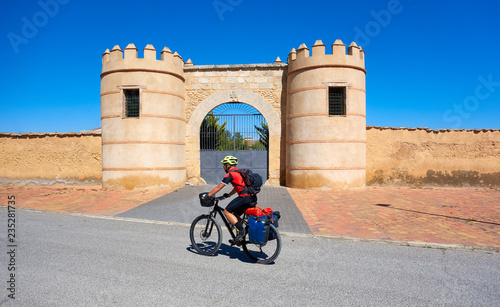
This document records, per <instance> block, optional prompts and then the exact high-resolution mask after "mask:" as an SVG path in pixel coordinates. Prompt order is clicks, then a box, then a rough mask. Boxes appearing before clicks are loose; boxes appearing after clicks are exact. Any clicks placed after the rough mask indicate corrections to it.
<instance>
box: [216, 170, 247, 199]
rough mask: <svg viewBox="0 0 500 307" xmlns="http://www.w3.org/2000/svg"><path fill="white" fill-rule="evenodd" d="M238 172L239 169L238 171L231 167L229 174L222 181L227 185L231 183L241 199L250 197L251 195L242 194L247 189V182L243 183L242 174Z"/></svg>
mask: <svg viewBox="0 0 500 307" xmlns="http://www.w3.org/2000/svg"><path fill="white" fill-rule="evenodd" d="M238 170H239V169H237V168H236V167H231V169H230V170H229V172H228V173H227V174H226V176H224V178H223V179H222V183H223V184H225V185H228V184H229V183H231V184H232V185H233V187H234V189H235V190H236V193H238V195H239V196H241V197H245V196H250V194H248V193H245V194H241V192H242V191H243V189H244V188H245V182H244V181H243V177H241V174H240V173H238V172H237V171H238Z"/></svg>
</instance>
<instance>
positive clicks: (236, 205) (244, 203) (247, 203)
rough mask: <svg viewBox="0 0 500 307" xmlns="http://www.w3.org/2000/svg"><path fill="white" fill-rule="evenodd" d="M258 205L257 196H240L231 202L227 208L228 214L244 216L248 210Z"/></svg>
mask: <svg viewBox="0 0 500 307" xmlns="http://www.w3.org/2000/svg"><path fill="white" fill-rule="evenodd" d="M256 204H257V197H256V196H244V197H241V196H238V197H236V198H235V199H233V200H232V201H230V202H229V204H228V205H227V207H226V210H227V212H229V213H232V214H234V215H242V214H243V213H244V212H245V210H246V209H247V208H252V207H255V205H256Z"/></svg>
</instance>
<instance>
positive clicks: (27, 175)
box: [0, 132, 102, 185]
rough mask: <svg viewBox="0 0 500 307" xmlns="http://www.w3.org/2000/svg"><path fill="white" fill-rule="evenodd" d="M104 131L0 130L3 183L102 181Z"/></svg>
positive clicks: (0, 161) (44, 183)
mask: <svg viewBox="0 0 500 307" xmlns="http://www.w3.org/2000/svg"><path fill="white" fill-rule="evenodd" d="M101 174H102V161H101V133H100V132H89V133H74V132H72V133H24V134H16V133H1V134H0V185H30V184H33V185H52V184H66V185H71V184H100V183H101Z"/></svg>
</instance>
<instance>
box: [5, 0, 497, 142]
mask: <svg viewBox="0 0 500 307" xmlns="http://www.w3.org/2000/svg"><path fill="white" fill-rule="evenodd" d="M498 12H500V2H499V1H493V0H490V1H482V0H476V1H430V0H399V1H398V0H373V1H359V0H353V1H331V0H330V1H326V0H325V1H319V0H310V1H269V0H267V1H263V0H202V1H191V0H185V1H167V0H165V1H151V0H142V1H140V2H136V1H130V2H129V1H123V0H121V1H114V0H113V1H105V0H100V1H94V0H85V1H83V0H41V1H36V0H32V1H27V0H17V1H14V0H4V1H2V2H1V4H0V29H1V33H0V36H1V39H0V55H1V59H2V66H1V67H2V69H1V71H0V86H1V89H2V99H1V104H2V113H1V114H2V120H1V121H0V132H17V133H21V132H30V131H35V132H55V131H57V132H69V131H76V132H78V131H81V130H88V129H92V128H96V127H100V125H101V123H100V97H99V92H100V77H99V74H100V72H101V55H102V53H103V52H104V51H105V50H106V49H107V48H109V49H112V48H113V46H114V45H120V47H121V48H122V49H123V48H125V47H126V46H127V44H129V43H134V44H135V46H136V47H137V48H138V49H139V56H142V55H141V52H142V49H143V48H144V47H145V46H146V45H147V44H153V46H154V47H155V48H156V49H157V50H161V49H162V48H163V47H165V46H167V47H169V48H170V49H171V50H172V51H177V52H178V53H179V54H180V55H181V56H182V57H183V58H184V60H187V59H188V58H191V59H192V61H193V62H194V63H195V64H197V65H198V64H199V65H204V64H210V65H214V64H250V63H272V62H274V60H275V59H276V57H277V56H279V57H281V59H282V60H284V61H286V58H287V55H288V53H289V52H290V50H291V49H292V48H298V47H299V46H300V44H302V43H305V44H306V45H307V46H308V47H311V46H312V45H313V44H314V42H315V41H316V40H317V39H321V40H322V41H323V42H324V43H325V44H326V45H327V46H329V45H331V44H332V43H333V42H334V41H335V40H336V39H341V40H342V41H343V42H344V44H346V45H349V44H350V43H351V41H356V43H357V44H358V45H361V46H362V47H363V49H365V51H366V69H367V71H368V73H367V77H366V82H367V84H366V88H367V101H366V104H367V124H368V125H373V126H390V127H428V128H432V129H451V128H458V129H481V128H493V129H500V107H499V106H500V56H499V53H500V38H499V37H500V35H499V32H500V18H499V17H498Z"/></svg>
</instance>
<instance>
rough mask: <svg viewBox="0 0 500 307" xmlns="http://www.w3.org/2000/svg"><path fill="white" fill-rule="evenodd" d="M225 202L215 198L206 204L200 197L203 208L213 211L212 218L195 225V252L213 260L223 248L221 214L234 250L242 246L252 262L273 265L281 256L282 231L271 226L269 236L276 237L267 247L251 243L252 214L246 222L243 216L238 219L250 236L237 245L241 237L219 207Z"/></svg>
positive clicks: (192, 232)
mask: <svg viewBox="0 0 500 307" xmlns="http://www.w3.org/2000/svg"><path fill="white" fill-rule="evenodd" d="M202 194H203V193H202ZM223 199H224V197H214V198H211V199H207V200H205V201H204V200H202V198H201V197H200V202H201V205H202V206H203V207H211V208H210V209H209V213H208V214H202V215H200V216H198V217H197V218H195V219H194V221H193V222H192V224H191V228H190V230H189V236H190V239H191V244H192V245H193V247H194V249H195V250H196V251H197V252H199V253H200V254H202V255H207V256H213V255H215V254H216V253H217V251H218V250H219V248H220V246H221V244H222V228H221V226H220V225H219V223H218V222H217V220H216V217H217V214H218V215H220V217H221V218H222V221H223V222H224V224H225V225H226V228H227V230H228V231H229V233H230V235H231V237H232V239H231V240H229V243H230V244H231V246H234V245H236V246H241V247H242V248H243V252H245V254H246V255H247V257H248V258H250V260H251V261H252V262H255V263H262V264H268V263H271V262H273V261H274V260H275V259H276V258H277V257H278V255H279V254H280V252H281V236H280V233H279V231H278V229H277V228H276V227H275V226H274V225H273V224H270V225H269V233H270V234H273V235H272V239H271V240H267V242H265V243H264V244H257V243H253V242H250V241H249V232H248V214H246V213H244V214H243V218H241V217H239V216H237V218H238V220H239V221H240V222H241V223H242V225H243V227H244V228H245V232H246V235H245V237H244V238H243V241H242V242H241V243H236V242H235V241H234V239H235V238H236V235H237V234H235V230H236V229H235V227H234V226H233V225H231V224H230V223H229V221H228V220H227V218H226V216H225V215H224V214H223V210H224V208H221V207H219V201H221V200H223ZM247 210H248V209H247Z"/></svg>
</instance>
